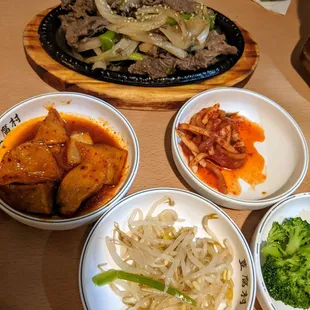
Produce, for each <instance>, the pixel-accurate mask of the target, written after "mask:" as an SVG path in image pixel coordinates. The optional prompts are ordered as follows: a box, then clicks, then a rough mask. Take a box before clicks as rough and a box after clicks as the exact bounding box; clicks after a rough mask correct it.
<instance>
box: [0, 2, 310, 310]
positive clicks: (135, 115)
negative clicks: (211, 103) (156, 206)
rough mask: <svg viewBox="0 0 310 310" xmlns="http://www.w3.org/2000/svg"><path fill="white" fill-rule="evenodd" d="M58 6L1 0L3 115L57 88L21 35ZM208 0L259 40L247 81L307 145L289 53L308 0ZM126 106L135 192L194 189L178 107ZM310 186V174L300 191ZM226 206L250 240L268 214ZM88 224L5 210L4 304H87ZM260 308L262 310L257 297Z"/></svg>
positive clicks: (307, 116) (0, 275) (306, 94)
mask: <svg viewBox="0 0 310 310" xmlns="http://www.w3.org/2000/svg"><path fill="white" fill-rule="evenodd" d="M55 4H57V1H55V0H45V1H40V0H28V1H17V0H1V1H0V12H1V28H0V40H1V49H0V63H1V67H0V68H1V78H0V98H1V100H0V113H2V112H4V111H5V110H6V109H8V108H9V107H11V106H12V105H14V104H16V103H18V102H19V101H20V100H22V99H25V98H27V97H31V96H34V95H37V94H42V93H47V92H52V91H54V90H53V89H52V88H51V87H49V86H48V85H46V84H45V83H44V82H43V81H41V80H40V79H39V77H38V76H37V75H36V74H35V73H34V72H33V71H32V69H31V68H30V66H29V65H28V63H27V61H26V59H25V56H24V52H23V48H22V40H21V38H22V32H23V29H24V26H25V25H26V23H27V22H28V21H29V20H30V19H31V18H32V17H33V16H34V15H35V14H36V13H38V12H40V11H42V10H43V9H45V8H47V7H50V6H53V5H55ZM208 5H209V6H210V7H213V8H215V9H216V10H219V11H221V12H222V13H224V14H225V15H227V16H229V17H230V18H232V19H233V20H237V21H238V22H239V23H240V24H242V25H243V27H245V28H246V29H247V30H249V31H250V32H251V33H252V35H253V37H254V38H255V39H256V41H257V42H258V44H259V45H260V49H261V59H260V63H259V65H258V68H257V70H256V72H255V73H254V75H253V76H252V78H251V80H250V81H249V82H248V84H247V85H246V86H245V87H246V88H247V89H251V90H253V91H256V92H259V93H261V94H263V95H266V96H268V97H270V98H271V99H273V100H275V101H276V102H278V103H279V104H280V105H281V106H282V107H284V108H285V109H286V110H287V111H288V112H289V113H291V115H292V116H293V117H294V118H295V120H296V121H297V122H298V123H299V125H300V126H301V128H302V130H303V132H304V134H305V136H306V138H307V141H308V143H309V139H310V125H309V120H310V105H309V101H310V91H309V86H308V85H307V84H306V83H305V81H304V80H303V79H302V78H301V77H300V76H299V74H297V72H296V71H295V68H294V66H295V67H298V63H297V65H296V64H295V62H294V57H293V61H292V63H293V65H294V66H293V65H292V64H291V54H292V53H293V54H294V53H295V54H296V53H297V54H298V49H300V44H299V43H298V42H302V40H304V39H305V37H304V38H302V39H301V41H300V34H301V35H302V36H307V35H309V34H310V24H309V23H310V19H309V18H308V20H306V17H307V14H308V17H309V14H310V1H309V0H299V2H298V0H292V3H291V6H290V8H289V10H288V13H287V15H286V16H280V15H276V14H274V13H271V12H268V11H266V10H264V9H263V8H261V7H260V6H258V5H257V4H255V3H254V2H252V1H250V0H221V1H218V0H208ZM300 22H302V25H301V26H300ZM307 31H308V34H307ZM295 54H294V55H295ZM121 112H122V113H123V114H124V115H125V116H126V117H127V118H128V120H129V121H130V122H131V124H132V125H133V126H134V129H135V131H136V133H137V135H138V139H139V142H140V147H141V162H140V168H139V172H138V175H137V178H136V180H135V182H134V184H133V186H132V188H131V189H130V193H133V192H136V191H139V190H142V189H146V188H152V187H159V186H169V187H176V188H187V189H189V190H191V189H190V188H189V187H188V186H187V185H186V182H185V181H184V180H183V179H182V177H181V176H180V174H179V173H178V172H177V170H176V167H175V165H174V163H173V160H172V155H171V147H170V134H171V126H172V121H173V118H174V115H175V112H171V111H169V112H141V111H129V110H122V111H121ZM309 190H310V177H309V174H308V175H307V177H306V179H305V181H304V182H303V184H302V185H301V187H300V188H299V189H298V192H305V191H309ZM225 211H226V212H227V213H228V214H229V215H230V216H231V217H232V218H233V220H234V221H235V222H236V223H237V224H238V226H239V227H240V228H241V229H242V231H243V233H244V234H245V236H246V238H247V240H248V241H250V239H251V236H252V234H253V232H254V230H255V227H256V225H257V224H258V223H259V221H260V219H261V218H262V216H263V215H264V213H265V212H266V210H261V211H253V212H250V211H243V212H241V211H232V210H227V209H225ZM90 229H91V226H88V227H82V228H79V229H75V230H72V231H63V232H61V231H60V232H50V231H40V230H37V229H34V228H30V227H27V226H25V225H22V224H20V223H18V222H16V221H15V220H13V219H11V218H10V217H9V216H7V215H6V214H5V213H3V212H1V211H0V245H1V255H0V279H1V284H0V309H14V310H19V309H20V310H27V309H31V310H32V309H43V310H45V309H55V310H56V309H57V310H58V309H59V310H61V309H64V310H67V309H82V305H81V302H80V298H79V290H78V265H79V259H80V254H81V250H82V247H83V244H84V242H85V239H86V237H87V235H88V233H89V231H90ZM255 308H256V309H261V308H260V307H259V305H258V303H256V306H255ZM107 310H110V309H107ZM113 310H117V309H113Z"/></svg>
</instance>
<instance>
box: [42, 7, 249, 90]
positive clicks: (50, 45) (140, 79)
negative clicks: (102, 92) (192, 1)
mask: <svg viewBox="0 0 310 310" xmlns="http://www.w3.org/2000/svg"><path fill="white" fill-rule="evenodd" d="M214 12H215V13H216V14H217V17H216V22H215V26H216V27H219V28H220V29H221V31H222V32H223V33H224V34H225V35H226V40H227V42H228V44H230V45H233V46H235V47H236V48H237V49H238V53H237V54H236V55H220V56H218V61H217V63H215V64H214V65H211V66H209V67H208V68H206V69H201V70H198V71H177V72H176V73H175V74H173V75H171V76H168V77H165V78H157V79H152V78H150V77H149V76H146V75H136V74H129V73H127V72H115V71H111V70H108V69H107V70H102V69H96V70H93V69H92V65H91V64H86V63H85V62H83V61H80V60H77V59H75V58H74V57H72V56H71V55H70V52H68V51H69V49H67V48H68V47H67V48H65V47H64V44H60V41H63V43H64V42H65V39H64V37H63V35H62V33H61V32H60V31H59V30H60V20H59V18H58V17H59V15H62V14H65V13H67V11H65V10H63V9H62V8H61V6H58V7H56V8H55V9H53V10H52V11H50V12H49V13H48V14H47V15H46V16H45V17H44V18H43V20H42V22H41V24H40V27H39V36H40V41H41V44H42V46H43V48H44V49H45V51H46V52H47V53H48V54H49V55H50V56H51V57H52V58H54V59H55V60H56V61H58V62H59V63H61V64H62V65H64V66H65V67H68V68H70V69H72V70H75V71H77V72H79V73H81V74H84V75H87V76H89V77H92V78H94V79H97V80H102V81H105V82H111V83H117V84H127V85H135V86H149V87H150V86H151V87H156V86H157V87H165V86H179V85H184V84H192V83H195V82H201V81H203V80H206V79H210V78H212V77H214V76H216V75H218V74H221V73H223V72H225V71H228V70H229V69H230V68H231V67H233V66H234V64H235V63H236V62H237V61H238V60H239V58H240V57H241V55H242V53H243V50H244V39H243V36H242V33H241V31H240V29H239V28H238V27H237V26H236V24H235V23H233V22H232V21H231V20H230V19H229V18H227V17H226V16H224V15H223V14H221V13H219V12H217V11H215V10H214ZM55 34H57V36H56V35H55ZM60 45H61V46H62V47H61V46H60Z"/></svg>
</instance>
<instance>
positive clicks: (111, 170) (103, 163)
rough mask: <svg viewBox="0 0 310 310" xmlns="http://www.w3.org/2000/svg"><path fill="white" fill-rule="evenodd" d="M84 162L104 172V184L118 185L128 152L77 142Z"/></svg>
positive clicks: (105, 145) (107, 146)
mask: <svg viewBox="0 0 310 310" xmlns="http://www.w3.org/2000/svg"><path fill="white" fill-rule="evenodd" d="M77 147H78V149H79V151H80V154H81V157H82V162H83V163H86V162H90V163H92V164H93V165H94V166H95V167H96V169H97V170H100V171H102V172H103V182H104V184H108V185H116V184H117V183H118V182H119V180H120V178H121V173H122V170H123V168H124V165H125V163H126V159H127V153H128V152H127V151H126V150H120V149H118V148H115V147H113V146H110V145H107V144H94V145H88V144H85V143H79V142H77Z"/></svg>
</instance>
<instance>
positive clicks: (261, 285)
mask: <svg viewBox="0 0 310 310" xmlns="http://www.w3.org/2000/svg"><path fill="white" fill-rule="evenodd" d="M302 197H309V198H310V192H305V193H299V194H295V195H292V196H289V197H286V198H285V199H283V200H281V201H279V202H278V203H276V204H275V205H274V206H272V207H271V208H270V209H269V210H268V212H267V213H266V214H265V215H264V216H263V218H262V219H261V221H260V222H259V224H258V225H257V227H256V233H255V234H254V236H253V239H252V241H251V251H252V255H253V260H254V265H255V270H256V279H257V293H258V295H259V296H258V299H263V300H264V303H265V304H267V307H268V310H274V309H275V307H274V305H273V303H272V297H271V296H270V294H269V292H268V289H267V287H266V285H265V281H264V277H263V275H262V269H261V263H260V251H259V250H260V249H259V245H260V243H261V239H262V232H263V231H264V229H265V226H266V224H267V222H268V220H269V218H270V217H271V216H272V215H273V214H274V213H275V212H277V211H278V210H279V209H280V208H281V207H282V206H283V205H285V204H286V203H287V202H288V201H291V200H299V199H300V198H302Z"/></svg>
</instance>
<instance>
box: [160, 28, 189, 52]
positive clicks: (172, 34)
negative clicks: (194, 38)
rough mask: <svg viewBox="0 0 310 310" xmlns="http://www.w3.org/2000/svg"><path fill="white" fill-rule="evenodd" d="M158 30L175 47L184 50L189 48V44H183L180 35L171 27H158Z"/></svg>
mask: <svg viewBox="0 0 310 310" xmlns="http://www.w3.org/2000/svg"><path fill="white" fill-rule="evenodd" d="M159 30H160V31H161V32H162V33H163V34H164V35H165V36H166V37H167V39H168V40H169V41H170V42H171V43H172V44H173V45H174V46H176V47H178V48H181V49H183V50H186V49H188V48H189V46H190V44H191V42H190V41H189V40H187V42H184V39H183V37H182V34H181V33H179V32H178V31H176V30H175V29H174V27H172V26H166V27H160V28H159Z"/></svg>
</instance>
